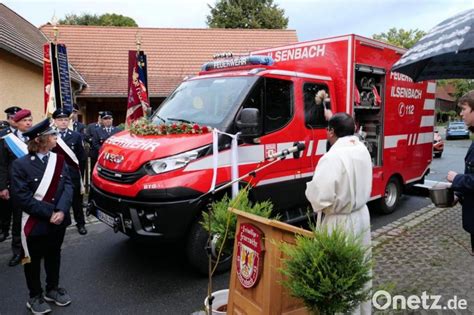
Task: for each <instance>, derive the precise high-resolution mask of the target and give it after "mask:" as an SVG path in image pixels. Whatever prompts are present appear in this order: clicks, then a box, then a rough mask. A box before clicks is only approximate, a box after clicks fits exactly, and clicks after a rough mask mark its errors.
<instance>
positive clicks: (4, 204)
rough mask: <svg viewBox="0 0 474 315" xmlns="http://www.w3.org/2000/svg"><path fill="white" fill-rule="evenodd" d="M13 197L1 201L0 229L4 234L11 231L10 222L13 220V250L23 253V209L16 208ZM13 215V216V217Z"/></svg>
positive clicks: (14, 252) (16, 252) (15, 252)
mask: <svg viewBox="0 0 474 315" xmlns="http://www.w3.org/2000/svg"><path fill="white" fill-rule="evenodd" d="M11 200H12V199H11V198H10V199H9V200H3V199H1V201H0V222H1V223H0V229H1V230H2V231H1V232H2V233H3V234H8V232H9V231H10V223H11V222H12V219H13V223H12V252H13V254H21V234H20V233H21V214H22V212H21V210H20V209H15V208H14V207H13V204H12V201H11ZM12 217H13V218H12Z"/></svg>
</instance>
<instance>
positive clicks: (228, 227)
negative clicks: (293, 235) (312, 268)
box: [201, 188, 278, 314]
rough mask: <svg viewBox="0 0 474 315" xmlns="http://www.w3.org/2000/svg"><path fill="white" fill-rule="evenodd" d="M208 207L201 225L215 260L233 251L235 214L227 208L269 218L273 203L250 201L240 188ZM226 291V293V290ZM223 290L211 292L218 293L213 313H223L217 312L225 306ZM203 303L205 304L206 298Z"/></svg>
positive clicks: (228, 255) (245, 190) (226, 257)
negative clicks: (230, 195) (208, 237)
mask: <svg viewBox="0 0 474 315" xmlns="http://www.w3.org/2000/svg"><path fill="white" fill-rule="evenodd" d="M210 207H211V208H210V215H209V214H208V213H206V212H203V218H202V221H201V225H202V226H203V228H204V229H205V230H206V231H208V232H209V234H210V235H211V244H210V246H211V251H212V252H213V253H212V255H213V256H214V257H217V260H219V259H229V257H231V256H232V253H233V248H234V240H235V230H236V228H237V216H236V215H235V214H234V213H232V212H230V211H229V208H235V209H239V210H241V211H245V212H248V213H251V214H255V215H258V216H261V217H264V218H270V216H271V214H272V210H273V204H272V203H271V202H270V201H264V202H260V203H259V202H257V203H252V202H251V201H250V199H249V191H248V189H247V188H244V189H242V190H240V191H239V193H238V194H237V196H236V197H235V198H233V199H231V198H229V197H228V196H227V195H225V196H224V198H222V199H221V200H219V201H216V202H213V203H212V204H211V206H210ZM276 218H278V217H276ZM218 263H219V261H216V262H215V266H217V265H218ZM214 271H215V267H214V269H213V270H212V271H211V273H210V275H211V276H212V274H213V273H214ZM226 291H227V294H228V290H226ZM223 292H224V290H221V291H218V292H214V293H213V295H214V294H217V293H219V301H217V300H218V299H217V298H216V303H215V304H213V305H212V308H213V310H212V313H213V314H225V312H222V313H219V311H220V310H222V309H226V307H227V302H226V301H227V298H224V300H225V305H222V302H221V301H222V300H223V298H222V297H221V296H222V294H223ZM217 302H219V303H217ZM204 304H205V305H207V298H206V300H205V302H204Z"/></svg>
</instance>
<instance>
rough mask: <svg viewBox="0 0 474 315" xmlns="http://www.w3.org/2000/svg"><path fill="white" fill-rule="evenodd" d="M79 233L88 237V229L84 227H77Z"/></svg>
mask: <svg viewBox="0 0 474 315" xmlns="http://www.w3.org/2000/svg"><path fill="white" fill-rule="evenodd" d="M77 231H78V232H79V234H81V235H86V234H87V230H86V227H85V226H84V225H78V226H77Z"/></svg>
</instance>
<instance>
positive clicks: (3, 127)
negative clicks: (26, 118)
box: [0, 120, 11, 242]
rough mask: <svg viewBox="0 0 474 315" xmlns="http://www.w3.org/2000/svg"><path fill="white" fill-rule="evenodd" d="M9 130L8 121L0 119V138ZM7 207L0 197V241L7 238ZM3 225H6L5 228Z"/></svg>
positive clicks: (5, 201)
mask: <svg viewBox="0 0 474 315" xmlns="http://www.w3.org/2000/svg"><path fill="white" fill-rule="evenodd" d="M10 132H11V130H10V124H9V123H8V121H6V120H0V138H1V137H3V136H5V135H7V134H8V133H10ZM0 143H1V142H0ZM0 154H1V153H0ZM7 209H9V205H8V200H4V199H1V198H0V242H3V241H4V240H5V239H6V238H7V236H8V229H9V228H10V218H8V219H7V218H6V217H7V214H8V211H7ZM5 225H8V226H7V227H6V228H5V227H4V226H5Z"/></svg>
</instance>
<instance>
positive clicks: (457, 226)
mask: <svg viewBox="0 0 474 315" xmlns="http://www.w3.org/2000/svg"><path fill="white" fill-rule="evenodd" d="M372 239H373V245H374V249H373V257H374V263H375V265H374V281H373V290H374V292H376V291H377V290H385V291H387V292H389V293H390V295H391V296H392V297H393V296H394V295H396V294H400V295H403V296H404V297H408V296H410V295H416V296H418V297H420V299H421V298H422V294H423V292H424V291H426V294H427V295H441V299H440V301H439V305H440V306H441V307H444V306H448V305H452V301H451V303H448V300H449V299H453V297H454V296H457V299H458V301H459V299H466V301H467V309H466V310H459V309H458V310H448V309H442V310H433V309H430V310H411V311H401V310H393V309H392V307H390V308H388V309H387V310H385V311H379V310H376V309H375V308H374V309H373V311H374V314H474V257H473V256H471V255H470V253H469V251H468V249H470V245H471V243H470V237H469V234H468V233H466V232H465V231H464V230H463V229H462V225H461V208H460V206H459V205H457V206H455V207H453V208H444V209H441V208H435V207H434V206H433V205H431V206H428V207H425V208H423V209H421V210H419V211H417V212H415V213H413V214H411V215H409V216H407V217H404V218H402V219H400V220H398V221H396V222H394V223H392V224H390V225H388V226H385V227H383V228H380V229H378V230H376V231H374V232H372ZM382 302H383V301H382ZM432 302H433V300H431V299H429V300H428V303H427V304H428V305H430V304H431V303H432ZM418 305H420V309H421V305H422V304H421V303H419V304H418Z"/></svg>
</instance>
